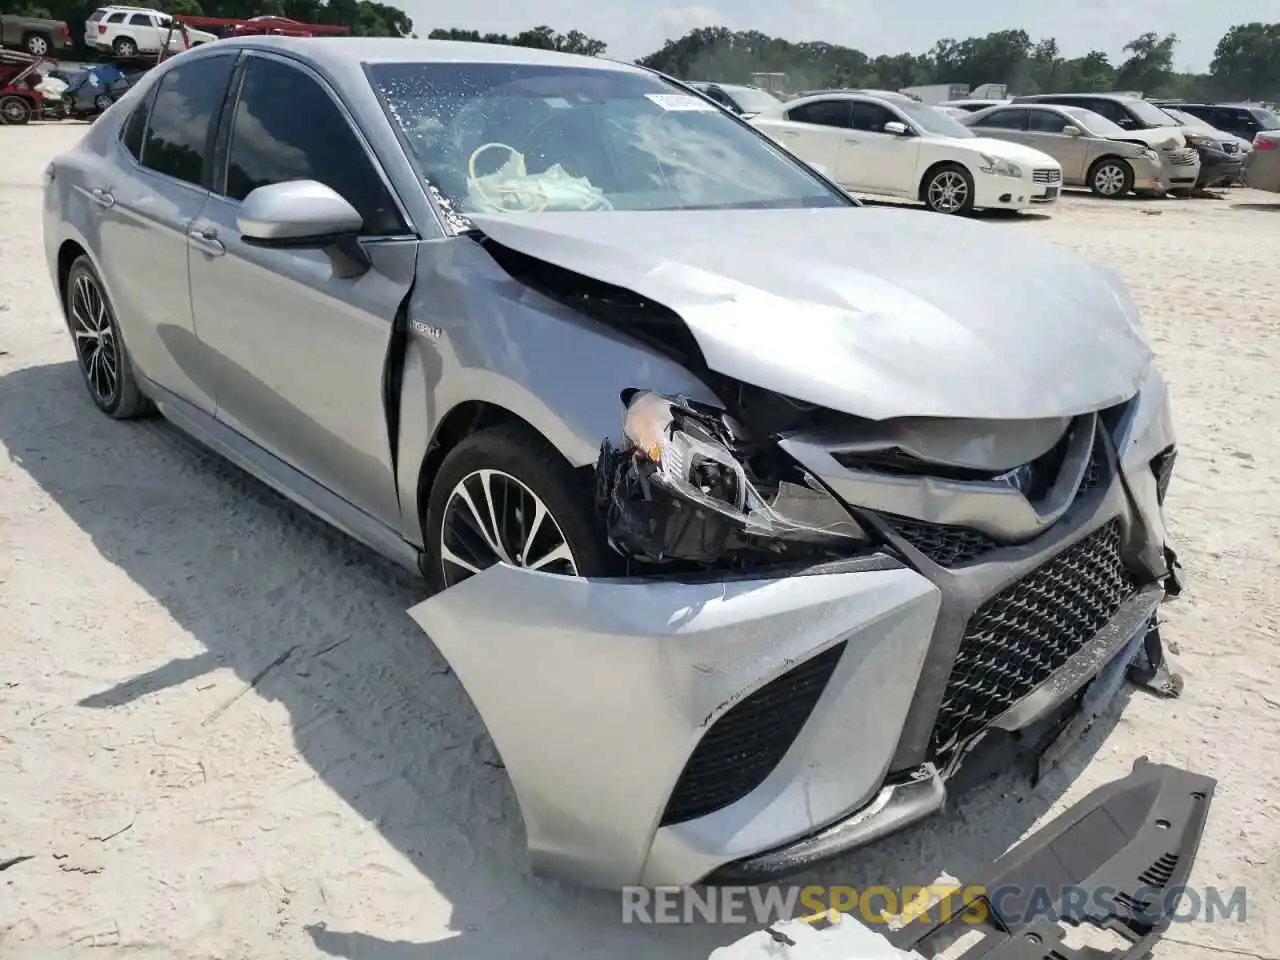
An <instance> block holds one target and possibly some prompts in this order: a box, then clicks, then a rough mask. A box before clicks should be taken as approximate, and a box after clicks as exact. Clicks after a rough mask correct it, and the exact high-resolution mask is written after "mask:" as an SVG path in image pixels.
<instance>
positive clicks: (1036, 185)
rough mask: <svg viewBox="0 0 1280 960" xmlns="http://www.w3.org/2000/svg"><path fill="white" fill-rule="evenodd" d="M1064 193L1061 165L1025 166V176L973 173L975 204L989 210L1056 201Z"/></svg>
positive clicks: (1041, 204)
mask: <svg viewBox="0 0 1280 960" xmlns="http://www.w3.org/2000/svg"><path fill="white" fill-rule="evenodd" d="M1061 192H1062V168H1061V167H1047V166H1046V167H1043V168H1041V167H1036V168H1034V169H1032V168H1023V169H1022V176H1020V177H1009V176H1001V175H999V174H994V173H983V172H981V171H980V170H979V171H976V172H975V174H974V181H973V197H974V203H973V205H974V206H975V207H977V208H978V209H987V210H1025V209H1027V208H1028V207H1032V206H1043V205H1045V204H1048V203H1055V202H1056V201H1057V199H1058V196H1059V194H1060V193H1061Z"/></svg>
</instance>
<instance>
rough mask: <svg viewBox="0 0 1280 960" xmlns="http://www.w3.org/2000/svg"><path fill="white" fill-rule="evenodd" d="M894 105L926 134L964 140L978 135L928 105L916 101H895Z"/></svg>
mask: <svg viewBox="0 0 1280 960" xmlns="http://www.w3.org/2000/svg"><path fill="white" fill-rule="evenodd" d="M893 105H894V107H895V108H897V109H898V110H901V111H902V112H903V113H904V114H906V115H907V117H908V118H909V119H910V120H911V122H912V123H914V124H915V125H916V126H917V127H919V128H920V129H921V130H923V131H924V132H925V133H931V134H933V135H935V136H939V137H960V138H962V139H972V138H973V137H976V136H977V134H976V133H974V132H973V131H972V130H970V129H969V128H968V127H966V126H965V125H964V124H962V123H960V122H959V121H958V120H954V119H952V118H951V117H948V116H947V115H946V114H945V113H943V112H942V111H941V110H937V109H934V108H933V107H931V106H929V105H928V104H924V103H918V102H916V101H915V100H894V101H893Z"/></svg>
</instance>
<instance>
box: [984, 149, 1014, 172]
mask: <svg viewBox="0 0 1280 960" xmlns="http://www.w3.org/2000/svg"><path fill="white" fill-rule="evenodd" d="M981 157H982V163H983V166H982V168H981V169H982V172H983V173H989V174H992V175H994V176H997V177H1020V176H1022V168H1021V167H1019V166H1018V165H1017V164H1016V163H1010V162H1009V161H1008V160H1001V159H1000V158H999V157H993V156H990V155H989V154H985V153H984V154H981Z"/></svg>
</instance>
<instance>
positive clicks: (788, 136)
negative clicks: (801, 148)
mask: <svg viewBox="0 0 1280 960" xmlns="http://www.w3.org/2000/svg"><path fill="white" fill-rule="evenodd" d="M781 135H782V137H783V139H785V140H794V139H795V138H796V137H798V136H800V134H798V133H796V132H795V131H794V130H783V131H782V134H781Z"/></svg>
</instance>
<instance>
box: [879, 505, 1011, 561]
mask: <svg viewBox="0 0 1280 960" xmlns="http://www.w3.org/2000/svg"><path fill="white" fill-rule="evenodd" d="M881 519H883V520H884V522H885V524H886V525H887V526H888V527H889V529H890V530H892V531H893V532H894V533H896V534H897V535H898V536H900V537H901V538H902V539H903V540H905V541H907V543H909V544H911V545H912V546H913V547H915V548H916V549H917V550H919V551H920V552H921V553H923V554H924V555H925V556H926V557H928V558H929V559H930V560H932V561H933V562H934V563H936V564H937V565H938V566H940V567H958V566H961V565H962V564H966V563H969V562H970V561H973V560H976V559H978V557H980V556H982V555H983V554H985V553H989V552H990V551H992V550H994V549H996V547H998V546H1000V544H999V543H997V542H996V541H995V540H994V539H993V538H991V537H989V536H987V535H986V534H985V533H983V532H982V531H980V530H971V529H969V528H968V527H949V526H946V525H945V524H941V523H925V522H924V521H923V520H912V519H911V518H910V517H897V516H882V517H881Z"/></svg>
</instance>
